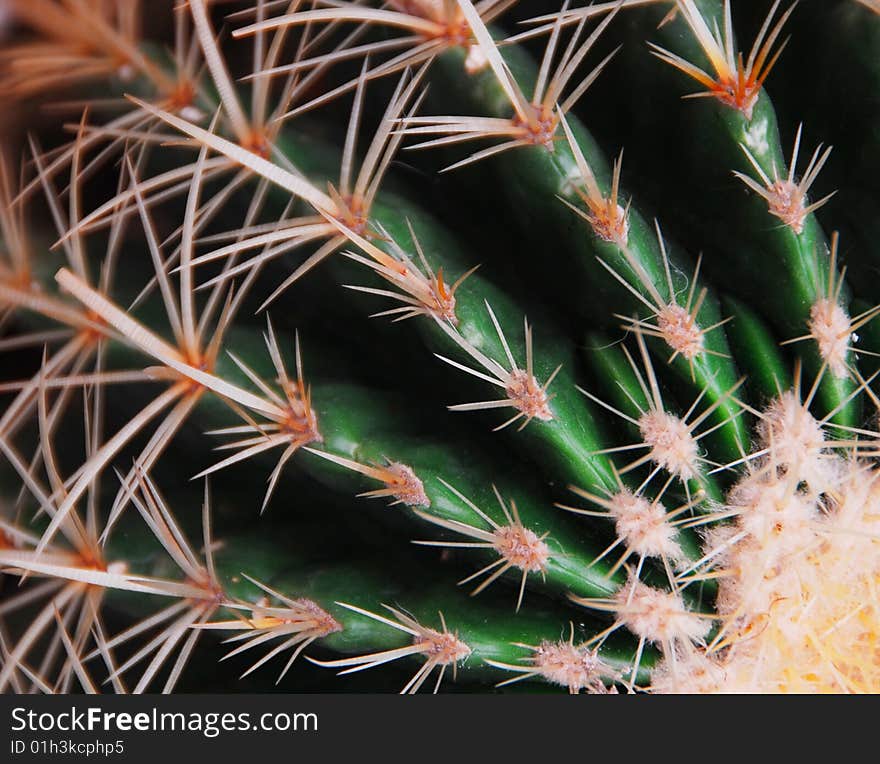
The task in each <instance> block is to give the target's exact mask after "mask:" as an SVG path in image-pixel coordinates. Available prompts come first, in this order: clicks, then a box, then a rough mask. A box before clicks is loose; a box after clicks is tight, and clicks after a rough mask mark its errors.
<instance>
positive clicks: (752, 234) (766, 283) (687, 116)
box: [652, 0, 859, 424]
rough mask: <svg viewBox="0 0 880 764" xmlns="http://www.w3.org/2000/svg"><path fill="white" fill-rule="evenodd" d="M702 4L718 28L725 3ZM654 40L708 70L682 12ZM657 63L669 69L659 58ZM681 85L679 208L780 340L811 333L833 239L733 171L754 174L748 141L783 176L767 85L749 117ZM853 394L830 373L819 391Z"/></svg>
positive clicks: (838, 398)
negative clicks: (789, 220) (794, 221)
mask: <svg viewBox="0 0 880 764" xmlns="http://www.w3.org/2000/svg"><path fill="white" fill-rule="evenodd" d="M698 5H699V7H700V9H701V11H702V13H703V16H704V18H706V19H707V22H708V23H709V25H710V26H711V25H712V22H713V20H714V21H717V23H718V25H719V27H721V25H722V20H723V13H722V8H723V3H722V2H720V0H700V2H699V3H698ZM653 42H656V43H657V44H659V45H661V46H662V47H664V48H666V49H667V50H669V51H671V52H672V53H675V54H677V55H679V56H681V57H682V58H684V59H685V60H687V61H689V62H692V63H694V64H695V65H697V66H699V67H701V68H703V69H705V70H706V71H712V69H711V66H710V65H709V63H708V61H707V59H706V57H705V55H704V54H703V52H702V50H701V49H700V47H699V45H698V44H697V42H696V39H695V38H694V36H693V34H692V32H691V30H690V28H689V27H688V26H687V24H686V22H685V21H684V20H683V19H682V18H678V19H676V20H675V21H673V22H670V23H669V24H667V25H665V26H664V27H662V28H661V29H659V30H657V31H656V33H655V35H654V36H653ZM655 66H668V65H667V64H663V63H660V62H657V63H656V64H655ZM658 81H659V80H658ZM680 87H681V88H682V89H681V90H678V91H677V92H670V93H669V94H668V103H669V113H668V115H667V117H668V119H670V120H673V122H672V124H676V126H677V128H676V130H674V131H672V132H671V133H670V135H671V136H672V140H673V141H675V146H673V147H671V148H672V150H674V154H675V156H676V157H680V159H681V164H680V166H679V167H678V169H677V174H678V177H679V178H687V183H688V187H687V188H685V189H678V192H679V193H681V194H682V195H683V199H686V201H685V202H684V204H683V205H681V206H682V207H683V209H682V214H683V215H684V217H685V218H686V220H687V223H688V225H692V226H693V229H694V230H696V231H699V232H700V235H701V237H703V239H702V240H703V241H705V243H706V244H707V245H711V247H712V249H711V250H710V251H709V252H707V256H706V259H705V262H706V267H707V270H709V271H711V272H712V273H713V274H714V275H715V280H716V281H721V280H723V282H724V284H725V286H726V288H727V289H729V290H731V292H732V293H734V294H735V295H736V296H737V297H738V298H739V299H741V300H742V301H744V302H747V303H748V304H751V305H760V306H761V310H762V312H763V313H764V315H765V316H766V318H767V320H768V321H769V322H770V323H771V324H772V325H773V327H774V330H775V331H776V332H777V333H778V334H779V335H780V336H781V337H783V338H789V337H792V338H793V337H797V336H801V335H803V334H805V333H806V332H807V329H806V326H807V321H808V320H809V317H810V308H811V306H812V305H813V303H815V302H816V300H817V299H819V298H822V297H824V296H825V295H826V293H827V290H828V284H829V278H830V275H831V274H830V258H829V255H828V252H829V248H828V242H827V239H826V237H825V235H824V233H823V231H822V229H821V227H820V226H819V223H818V221H817V220H816V217H815V215H814V214H811V215H809V216H807V218H806V219H805V220H804V225H803V231H802V232H801V233H800V234H797V233H795V232H794V231H793V230H792V229H790V228H789V227H787V226H784V225H782V224H781V222H780V221H779V219H778V218H776V217H774V216H772V215H770V213H769V212H768V210H767V204H766V202H765V200H764V199H763V198H761V197H760V196H759V195H757V194H754V193H751V192H748V191H747V190H746V189H745V187H744V186H743V184H742V182H741V181H739V180H738V179H736V178H734V177H733V176H732V174H731V173H732V172H733V171H739V172H741V173H743V174H746V175H749V176H750V177H755V176H756V172H755V169H754V168H753V167H752V165H751V163H750V162H749V160H748V158H747V157H746V155H745V153H744V151H743V149H742V145H745V146H746V147H748V149H749V151H750V152H751V154H752V156H753V157H754V158H755V160H756V161H757V163H758V164H759V165H760V167H761V168H762V169H763V171H764V172H765V174H766V175H767V176H768V177H770V178H771V179H772V178H773V177H774V168H775V172H776V173H778V175H779V176H783V174H784V173H786V172H787V168H788V161H789V159H790V149H789V150H788V151H785V150H783V148H782V144H781V141H780V136H779V127H778V124H777V119H776V112H775V110H774V107H773V104H772V103H771V101H770V98H769V97H768V95H767V93H766V92H765V91H763V90H762V91H761V92H760V94H759V96H758V99H757V102H756V104H755V106H754V109H753V112H752V115H751V118H750V119H749V118H747V117H746V116H745V115H744V114H743V113H741V112H739V111H737V110H736V109H734V108H732V107H730V106H728V105H726V104H724V103H722V102H721V101H719V100H717V99H715V98H697V99H693V100H689V99H687V100H681V99H680V98H678V97H677V96H678V95H680V94H681V93H693V92H699V91H700V89H701V86H700V85H699V84H698V83H696V82H695V81H693V80H691V79H690V78H689V77H687V76H686V75H684V74H681V75H680ZM655 118H656V115H652V119H655ZM805 153H806V150H803V151H802V152H801V157H800V160H799V163H801V162H805V161H806V160H805V158H804V156H803V155H804V154H805ZM779 284H785V289H779V288H778V286H777V285H779ZM840 299H841V303H842V304H843V305H844V306H845V305H846V304H847V302H848V300H849V291H848V288H847V287H846V285H844V286H843V288H842V290H841V297H840ZM799 350H800V351H801V353H802V355H803V356H804V361H805V371H806V373H807V375H808V378H810V377H811V376H812V375H815V374H816V373H818V371H819V369H820V366H821V359H820V358H819V356H818V353H817V352H815V350H814V349H813V348H810V349H809V350H808V349H807V348H806V343H804V347H803V348H800V349H799ZM851 360H852V359H851ZM853 390H854V384H853V382H852V381H851V380H848V379H843V380H837V379H834V378H833V377H832V376H831V375H830V374H828V375H825V378H824V381H823V384H822V387H821V390H820V396H819V397H820V400H821V402H822V405H823V407H824V408H825V409H826V410H828V411H830V410H832V409H835V408H837V406H838V405H839V404H840V403H841V402H842V401H844V400H845V399H846V398H847V397H848V396H849V395H850V394H851V393H852V392H853ZM858 418H859V406H858V405H857V404H856V403H851V404H850V405H848V406H846V407H845V408H844V409H843V410H842V411H840V412H839V414H838V415H837V417H835V421H837V422H839V423H841V424H855V423H856V422H858Z"/></svg>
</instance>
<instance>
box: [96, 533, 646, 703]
mask: <svg viewBox="0 0 880 764" xmlns="http://www.w3.org/2000/svg"><path fill="white" fill-rule="evenodd" d="M319 535H320V534H319ZM311 541H312V539H309V540H308V541H307V540H305V539H301V538H297V537H295V536H294V537H290V536H289V535H288V534H286V533H284V532H283V529H280V528H276V529H274V532H272V533H266V532H265V531H263V530H256V531H247V532H244V533H238V534H234V535H228V536H224V537H223V540H222V545H221V546H220V548H219V549H218V550H217V551H216V552H215V557H214V560H215V567H216V573H217V578H218V581H219V583H220V584H221V585H222V587H223V590H224V592H225V593H226V595H227V596H229V597H231V598H235V599H238V600H239V601H244V602H258V601H260V600H262V599H263V598H264V597H265V596H266V595H265V592H264V591H262V590H261V589H259V588H258V587H257V586H256V585H254V584H253V583H251V582H250V581H249V580H248V578H247V577H246V576H245V575H243V574H246V575H247V576H249V577H251V578H253V579H256V580H258V581H260V582H261V583H263V584H264V585H266V586H269V587H271V588H272V589H274V590H276V591H278V592H280V593H282V594H284V595H285V596H287V597H289V598H291V599H294V600H296V599H300V598H307V599H310V600H312V601H313V602H314V603H316V604H317V605H318V606H320V607H321V608H322V609H324V610H325V611H326V612H327V613H329V614H330V615H331V616H332V617H333V618H334V619H335V620H336V621H337V623H338V624H339V625H340V626H341V627H342V628H341V629H340V630H339V631H335V632H333V633H331V634H328V635H327V636H324V637H321V638H320V639H319V640H318V641H317V642H316V643H315V645H314V646H313V647H311V648H310V649H309V651H308V653H309V654H312V655H316V654H317V655H318V656H320V657H321V658H322V659H332V658H333V657H334V656H333V653H335V654H337V655H338V654H343V655H366V654H369V653H374V652H380V651H383V650H392V649H395V648H399V647H403V646H406V645H407V644H411V643H412V637H411V636H410V635H409V634H407V633H405V632H402V631H399V630H397V629H394V628H392V627H390V626H388V625H387V624H383V623H380V622H379V621H376V620H374V619H372V618H369V617H367V616H364V615H362V614H360V613H356V612H353V611H352V610H350V609H348V608H346V607H343V606H342V604H341V603H346V604H349V605H353V606H356V607H359V608H363V609H365V610H369V611H371V612H374V613H376V614H377V615H382V616H385V617H387V618H390V619H391V620H394V616H393V615H392V614H391V613H389V612H388V611H387V610H386V609H385V608H384V607H383V605H384V604H387V605H390V606H391V607H394V608H396V609H398V610H402V611H403V612H405V613H407V614H408V615H411V616H413V617H415V618H416V619H417V620H418V622H419V623H421V624H422V625H423V626H425V627H427V628H429V629H436V630H439V629H441V619H440V614H441V613H442V616H443V618H444V619H445V621H446V625H447V629H448V630H449V631H450V632H451V633H453V634H455V635H456V636H457V637H458V638H459V639H460V640H461V641H462V642H464V643H465V644H466V645H467V646H468V647H469V648H470V650H471V653H470V654H469V655H468V656H467V657H466V658H465V659H464V660H463V661H461V662H460V663H459V664H458V665H457V671H456V673H457V674H458V675H460V676H461V681H463V682H467V681H470V680H478V681H480V680H481V681H482V682H484V683H485V682H487V681H503V680H504V679H507V678H511V677H512V676H514V675H513V674H510V675H508V674H506V672H501V671H499V669H496V668H493V667H491V666H489V665H488V664H487V663H485V661H486V660H494V661H500V662H504V663H512V664H519V663H525V659H526V658H527V657H528V656H529V655H531V652H530V651H528V650H525V649H523V648H522V647H520V646H519V645H523V644H526V645H535V646H537V645H540V644H541V643H542V642H544V641H551V642H552V641H557V640H559V639H563V638H567V637H568V634H569V622H568V621H566V620H565V616H563V615H562V614H561V613H559V612H557V611H556V610H553V609H552V608H550V607H549V606H548V604H546V603H540V602H539V603H537V604H534V603H533V604H532V605H530V606H529V607H528V608H526V609H525V610H523V611H522V612H520V613H516V614H515V615H514V613H513V611H512V607H511V606H510V603H509V602H508V601H506V598H504V597H498V596H497V595H496V596H494V597H493V596H492V594H491V593H487V594H484V595H483V596H482V597H481V598H480V599H478V600H474V599H472V598H470V597H468V596H467V595H466V594H465V593H464V592H463V591H461V590H456V589H454V588H450V587H449V586H448V585H446V584H445V583H442V582H440V583H430V584H428V585H422V583H421V582H423V581H424V580H426V578H427V576H429V575H430V572H429V571H428V570H426V569H423V568H421V567H419V566H417V565H414V564H413V563H412V560H410V559H408V558H406V557H405V556H402V559H399V560H398V561H397V564H396V565H395V566H394V569H393V571H392V572H391V573H390V574H389V572H388V571H387V570H380V569H378V568H377V567H376V560H375V558H363V559H359V558H352V559H347V560H346V561H344V562H340V561H327V560H323V559H320V558H316V557H315V550H314V549H313V548H311V546H310V544H311ZM144 548H146V549H155V541H154V540H153V539H152V538H150V537H147V536H145V535H144V530H143V529H135V530H134V532H133V533H127V534H117V535H116V537H115V538H114V539H113V541H112V542H111V546H110V549H109V552H110V554H111V555H113V556H114V559H126V560H129V561H136V562H137V568H138V569H139V570H142V571H143V570H146V571H148V572H149V574H151V575H156V576H172V577H173V576H175V575H176V574H175V570H174V568H173V566H172V565H171V564H170V562H169V560H168V558H167V557H165V556H164V555H156V554H155V553H153V552H151V553H149V554H147V555H144V554H143V552H142V551H141V552H140V553H139V552H138V550H143V549H144ZM108 602H109V603H110V604H111V605H113V606H114V607H116V608H118V609H120V610H122V611H124V612H127V613H130V614H131V615H133V616H135V617H145V616H146V615H148V614H150V613H152V612H154V610H155V608H156V605H157V603H158V604H159V605H162V604H164V602H163V603H159V600H158V598H150V597H143V596H132V595H129V594H127V593H125V592H115V591H114V592H109V593H108ZM272 604H273V605H278V604H280V603H277V602H273V603H272ZM241 612H243V613H245V614H246V611H241ZM226 617H227V614H226V613H223V612H220V613H218V614H217V615H216V616H215V617H214V620H223V619H224V618H226ZM582 620H583V619H582V618H579V619H578V621H582ZM600 628H602V626H601V625H600V626H597V625H596V624H594V623H589V624H584V623H579V625H578V626H577V628H576V630H575V640H576V642H579V641H582V640H583V639H587V638H588V636H589V634H591V633H594V632H595V631H598V629H600ZM224 636H226V634H224ZM277 644H279V642H278V641H273V642H270V643H269V644H267V645H266V646H265V647H264V648H263V649H262V650H258V651H255V652H254V654H253V655H254V660H256V659H257V657H259V656H262V655H263V654H265V653H266V652H268V651H269V650H271V649H272V648H273V647H274V646H276V645H277ZM328 652H329V653H330V655H328V654H327V653H328ZM633 653H634V650H633V645H632V643H631V640H630V639H628V638H627V637H626V636H625V635H623V634H622V635H615V637H614V638H612V639H610V640H608V641H607V642H606V643H605V645H604V647H603V649H602V659H603V661H604V662H605V663H606V664H607V665H609V666H610V667H611V668H612V669H613V670H615V671H616V672H618V673H619V674H620V675H624V674H626V675H627V676H628V672H629V671H631V667H632V656H633ZM656 658H657V656H656V654H655V653H654V652H653V651H650V650H649V651H646V654H645V656H644V658H643V660H642V662H641V666H640V671H639V673H638V674H637V676H636V678H637V681H639V682H647V681H648V679H649V671H650V667H651V665H652V664H653V662H654V661H655V660H656ZM277 660H279V661H280V660H283V656H282V657H279V658H278V659H277ZM406 660H408V661H409V662H410V663H411V664H412V665H413V666H417V665H419V663H421V662H422V661H423V660H424V656H422V655H416V656H414V657H411V658H408V659H406ZM417 661H418V662H419V663H417ZM448 670H449V669H448ZM448 670H447V671H448ZM434 676H435V677H436V674H435V675H434ZM451 679H452V677H451V676H450V675H449V674H447V679H446V680H445V681H449V680H451ZM433 681H436V679H434V680H433ZM433 681H432V682H430V685H429V686H433Z"/></svg>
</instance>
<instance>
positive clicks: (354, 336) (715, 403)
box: [0, 0, 880, 693]
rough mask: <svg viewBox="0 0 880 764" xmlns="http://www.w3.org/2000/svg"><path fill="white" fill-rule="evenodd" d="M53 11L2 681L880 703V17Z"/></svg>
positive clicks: (36, 59)
mask: <svg viewBox="0 0 880 764" xmlns="http://www.w3.org/2000/svg"><path fill="white" fill-rule="evenodd" d="M8 4H9V6H10V8H11V9H12V11H13V14H14V19H15V23H16V24H17V26H15V27H11V28H10V29H7V30H6V32H5V34H6V40H5V42H4V43H3V48H2V51H0V92H2V94H3V98H4V99H5V102H6V103H7V104H10V105H14V106H15V108H14V109H10V115H11V117H10V124H8V125H6V126H4V137H3V142H4V152H3V157H2V161H0V248H2V259H0V310H2V312H0V328H2V333H0V352H2V353H3V358H4V361H3V364H2V370H3V374H2V381H0V396H2V408H0V451H2V458H0V489H2V490H0V510H2V511H0V573H2V576H0V586H2V599H0V689H2V690H3V691H6V692H32V691H38V692H80V691H85V692H93V691H114V692H119V693H124V692H135V693H139V692H145V691H162V692H173V691H216V690H222V691H237V690H249V691H268V690H270V689H272V688H274V687H275V686H276V685H277V686H279V687H281V688H283V689H286V690H292V691H304V690H310V689H320V690H326V689H329V688H332V689H334V690H343V691H345V690H352V691H353V690H360V689H370V690H392V691H398V690H400V691H402V692H405V693H406V692H413V693H414V692H417V691H419V690H423V689H425V690H430V689H433V690H434V692H437V691H453V690H458V691H468V692H487V691H490V690H494V689H495V688H502V689H506V688H509V687H512V686H514V685H515V686H516V687H519V688H521V689H526V690H529V691H537V690H539V689H542V687H553V688H557V689H559V690H560V691H568V692H571V693H578V692H582V691H585V692H590V693H609V692H614V693H616V692H654V693H669V692H685V693H694V692H731V691H749V692H835V693H838V692H876V691H878V690H880V663H878V660H877V657H876V647H875V644H876V640H877V637H878V633H880V602H878V599H877V594H876V591H877V582H878V576H880V544H878V531H880V529H878V527H877V522H878V520H877V518H878V517H880V488H878V477H880V466H878V465H877V463H876V462H875V461H874V460H875V458H876V457H877V454H875V450H876V448H877V443H878V442H880V431H878V430H877V420H878V410H880V398H878V392H877V385H876V384H875V380H876V377H877V375H878V373H880V367H878V365H877V363H876V361H875V360H874V359H875V358H876V357H877V356H878V353H880V331H878V327H877V318H878V316H880V304H878V303H880V299H878V296H877V294H875V291H876V290H874V289H873V288H872V287H871V286H870V284H871V283H873V280H872V279H871V276H872V275H873V270H872V269H873V268H874V267H876V266H875V265H874V260H873V258H874V256H873V255H872V254H871V252H872V251H873V248H872V247H873V241H874V237H873V236H872V235H871V233H872V231H871V226H872V220H873V214H874V211H875V209H876V208H875V206H874V205H875V204H876V201H877V200H878V197H877V189H876V186H875V184H876V174H875V173H874V172H873V170H874V169H875V168H874V167H873V160H874V158H875V157H876V155H877V152H876V146H875V136H874V135H873V131H872V129H871V127H870V125H871V124H873V123H872V122H871V121H870V117H871V112H872V110H873V108H874V102H875V100H876V94H875V93H874V92H873V90H871V89H870V88H871V87H872V86H873V84H876V83H875V79H876V64H875V56H874V55H873V53H876V51H873V49H871V46H872V45H875V42H876V39H878V35H880V6H878V4H877V3H875V2H870V1H869V0H861V2H856V0H839V1H838V2H833V3H832V2H829V3H826V2H822V3H819V2H810V0H804V1H803V2H802V3H800V4H799V5H798V4H797V3H794V4H792V5H790V6H786V7H783V6H782V4H781V0H775V2H770V0H768V2H762V3H746V2H744V0H616V1H614V2H600V3H594V4H592V5H586V6H578V7H573V6H572V5H571V4H570V3H569V1H568V0H566V2H565V3H563V4H562V6H561V7H559V6H558V5H557V4H554V3H541V2H530V1H529V0H522V2H519V3H516V2H511V1H509V0H481V1H480V2H476V3H474V2H472V0H444V2H442V3H440V2H434V1H433V0H431V1H429V0H424V1H423V0H414V1H412V2H404V1H403V0H391V2H389V3H384V4H381V3H372V2H348V0H333V1H332V2H331V1H330V0H326V1H325V0H314V2H311V3H301V2H299V0H292V2H290V3H269V2H265V0H256V3H255V4H254V0H251V2H250V3H241V4H238V5H237V6H231V7H230V5H229V4H227V3H222V4H221V3H213V2H211V0H188V1H187V2H186V3H184V4H177V5H174V7H173V8H172V5H173V4H171V3H168V4H165V3H161V4H156V5H155V7H154V6H152V5H151V8H150V10H151V11H154V13H151V14H146V13H145V10H146V8H145V7H142V6H141V5H140V4H138V3H136V2H118V3H85V2H82V3H81V2H65V1H64V0H10V2H9V3H8ZM145 5H146V4H144V6H145ZM758 6H760V8H759V7H758ZM159 8H161V13H159ZM828 25H833V27H834V29H835V30H838V31H839V35H836V36H831V35H823V34H822V33H821V30H823V29H824V28H826V27H827V26H828ZM738 33H739V36H737V34H738ZM13 35H14V39H13ZM749 35H752V36H753V44H752V45H751V46H750V47H749V46H747V45H746V46H745V47H743V42H742V40H747V39H748V36H749ZM789 35H790V40H791V45H790V47H789V49H788V50H785V51H784V50H783V49H784V48H786V46H787V45H788V40H789V37H788V36H789ZM820 64H821V65H822V66H821V68H820V66H819V65H820ZM777 82H778V83H780V91H783V92H782V93H781V94H780V97H779V100H778V101H776V100H774V101H771V98H770V95H769V94H768V91H770V92H774V85H775V84H776V83H777ZM806 82H810V83H814V86H811V87H809V88H807V87H805V83H806ZM851 90H852V91H855V92H852V93H851V92H850V91H851ZM850 96H852V100H847V99H849V98H850ZM829 104H834V108H835V111H836V112H839V113H840V114H842V115H844V116H845V118H844V119H841V120H840V121H835V120H834V119H829V113H828V107H829ZM59 113H61V114H63V115H64V119H65V120H68V118H69V117H70V115H73V116H72V118H70V119H69V121H65V124H64V126H63V129H62V130H61V131H59V130H57V129H54V128H53V127H52V126H51V125H50V124H48V123H47V119H46V118H45V115H46V114H49V115H57V114H59ZM832 143H833V144H834V145H835V148H834V149H833V150H832V149H831V148H830V146H831V144H832ZM624 144H625V148H626V161H624V153H623V148H624ZM19 155H20V156H21V161H20V162H17V160H16V157H18V156H19ZM838 156H839V157H840V159H839V160H838ZM860 158H861V159H860ZM860 162H863V164H859V163H860ZM856 169H857V170H858V171H856ZM848 273H852V274H853V275H854V278H852V279H850V278H848ZM214 452H216V453H214ZM367 499H372V500H373V501H366V500H367ZM218 661H219V663H218ZM273 668H274V671H273ZM362 672H363V673H362ZM337 677H338V678H337Z"/></svg>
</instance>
